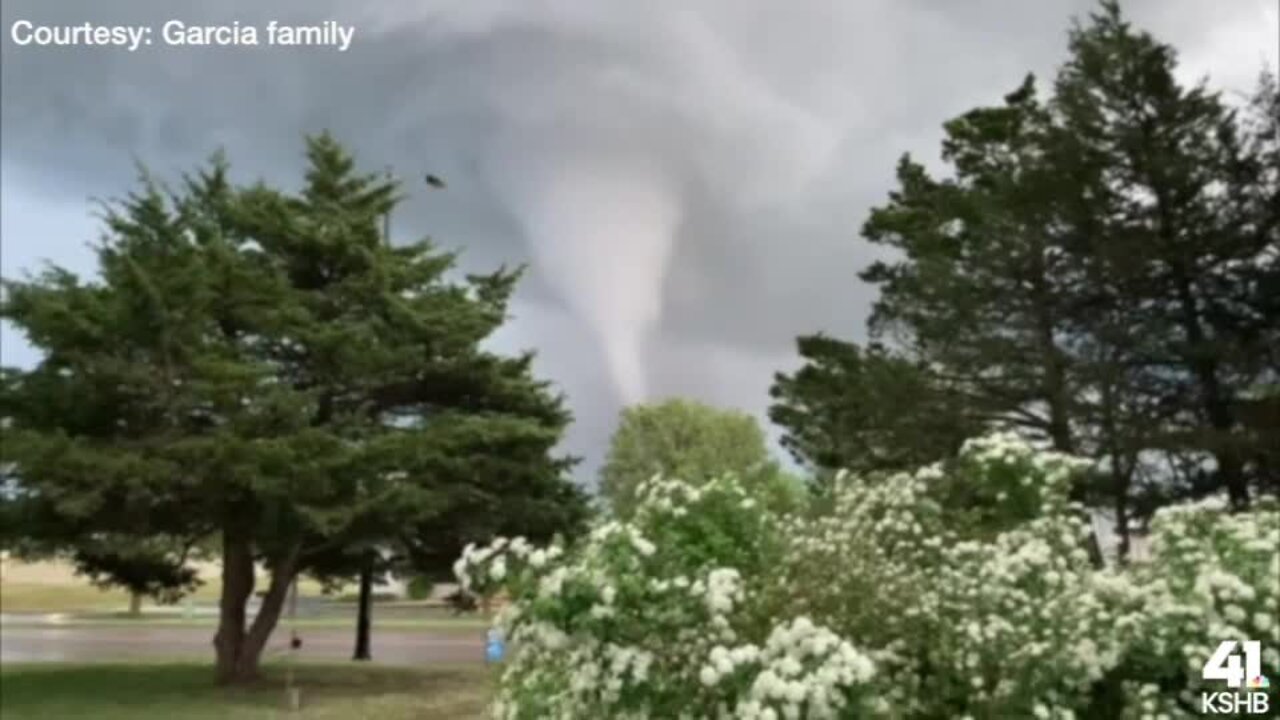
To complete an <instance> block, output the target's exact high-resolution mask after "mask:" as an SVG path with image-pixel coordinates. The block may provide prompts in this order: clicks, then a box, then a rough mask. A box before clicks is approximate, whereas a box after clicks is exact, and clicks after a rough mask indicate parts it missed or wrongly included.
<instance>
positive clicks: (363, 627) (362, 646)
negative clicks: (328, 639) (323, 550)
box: [351, 550, 373, 660]
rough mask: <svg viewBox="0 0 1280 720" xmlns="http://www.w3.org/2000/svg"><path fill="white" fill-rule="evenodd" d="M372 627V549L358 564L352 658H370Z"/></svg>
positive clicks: (371, 654)
mask: <svg viewBox="0 0 1280 720" xmlns="http://www.w3.org/2000/svg"><path fill="white" fill-rule="evenodd" d="M372 627H373V551H372V550H369V551H368V552H367V553H366V554H365V557H364V562H363V563H362V564H361V566H360V608H359V611H358V615H357V617H356V651H355V654H354V655H353V656H352V658H351V659H352V660H372V659H373V651H372V648H371V647H370V645H371V642H370V637H369V635H370V631H371V630H372Z"/></svg>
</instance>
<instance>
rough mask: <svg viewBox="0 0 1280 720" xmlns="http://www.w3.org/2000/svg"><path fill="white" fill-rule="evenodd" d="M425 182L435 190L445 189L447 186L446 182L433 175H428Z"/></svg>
mask: <svg viewBox="0 0 1280 720" xmlns="http://www.w3.org/2000/svg"><path fill="white" fill-rule="evenodd" d="M425 180H426V181H427V184H428V185H430V186H431V187H433V188H443V187H444V186H445V185H444V180H441V179H440V178H438V177H436V176H435V175H432V174H431V173H427V176H426V178H425Z"/></svg>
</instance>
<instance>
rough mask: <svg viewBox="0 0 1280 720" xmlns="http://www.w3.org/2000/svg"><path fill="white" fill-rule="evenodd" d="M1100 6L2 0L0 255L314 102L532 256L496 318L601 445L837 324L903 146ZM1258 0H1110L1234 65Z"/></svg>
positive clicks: (279, 168) (473, 245) (487, 235)
mask: <svg viewBox="0 0 1280 720" xmlns="http://www.w3.org/2000/svg"><path fill="white" fill-rule="evenodd" d="M1091 6H1092V3H1090V2H1086V1H1085V0H1063V1H1061V2H1053V3H1049V2H1024V1H1020V0H970V1H968V2H960V3H951V2H940V1H937V0H914V1H911V2H907V1H892V2H891V1H889V0H879V1H873V2H856V3H855V2H837V1H836V0H828V1H826V2H819V1H817V0H813V1H808V2H792V3H780V2H766V1H765V0H704V1H703V2H697V3H689V2H676V1H674V0H656V1H654V2H647V3H624V2H609V3H605V2H596V1H592V0H578V1H576V2H566V1H563V0H524V1H518V0H509V1H507V2H496V1H494V0H448V1H445V2H434V3H424V2H399V3H396V2H381V3H378V2H370V3H364V4H360V5H357V4H355V3H339V2H337V1H336V0H331V1H329V2H323V1H322V2H316V1H313V0H308V1H307V2H302V1H300V0H294V1H291V2H276V3H257V2H248V0H238V1H233V2H219V3H203V4H199V3H195V2H141V1H140V0H117V1H114V2H87V1H86V2H73V1H66V2H57V3H51V2H47V1H45V2H41V1H39V0H5V2H4V3H3V5H2V8H3V11H2V12H3V20H4V29H5V32H6V38H5V41H4V46H3V57H2V60H3V62H2V63H0V73H2V75H3V78H2V79H3V94H4V98H3V100H4V102H3V106H2V109H0V120H2V124H0V146H2V151H3V169H4V187H3V197H4V215H5V221H4V238H3V241H4V244H5V249H4V259H5V262H6V264H7V265H12V264H13V263H18V264H20V265H23V266H29V265H30V263H31V259H32V258H34V257H36V256H38V255H40V254H41V253H42V250H41V248H46V247H47V248H49V253H48V254H51V255H53V256H54V259H62V258H63V257H64V255H63V253H67V252H70V250H67V249H66V245H65V244H64V242H63V241H61V240H59V241H58V242H57V243H51V242H49V237H50V233H51V232H53V233H56V232H57V223H56V222H55V221H52V220H50V218H49V217H48V214H49V213H50V212H56V213H60V214H61V213H65V214H66V216H67V217H68V218H71V217H73V216H74V218H75V221H74V223H72V222H71V220H68V223H69V224H68V225H67V226H66V227H67V228H74V231H75V232H84V230H83V228H84V227H85V225H86V224H85V221H84V220H83V213H84V208H85V202H84V201H85V199H86V198H87V197H88V196H90V195H98V196H101V195H111V194H116V193H119V192H121V191H123V190H124V189H126V188H127V187H128V183H129V182H130V180H131V179H132V175H133V167H132V162H133V161H134V159H138V160H142V161H144V162H146V163H147V164H148V165H150V166H151V167H152V168H154V169H155V170H157V171H158V172H160V173H161V174H162V175H168V176H172V174H173V173H175V172H176V171H180V170H185V169H189V168H190V167H191V166H192V165H193V164H194V163H197V162H198V161H200V160H201V159H202V158H204V157H206V156H207V155H208V153H209V152H210V151H212V150H213V149H215V148H216V147H219V146H222V147H225V148H226V149H227V150H228V152H229V154H230V157H231V160H232V163H233V168H235V169H236V170H237V171H238V172H239V173H240V174H241V175H242V176H243V177H246V178H251V177H258V176H262V177H265V178H267V179H269V180H274V181H279V182H287V183H293V182H296V180H297V177H298V172H297V171H298V167H299V164H300V158H299V154H300V147H301V144H300V138H301V136H302V134H304V133H307V132H315V131H317V130H320V129H324V128H328V129H330V130H332V131H333V132H335V134H337V135H338V136H339V137H340V138H341V139H343V140H344V141H346V142H348V143H349V145H350V146H351V147H352V148H353V149H354V150H355V151H356V152H357V153H358V155H359V157H360V159H361V160H362V162H364V163H365V164H366V165H367V166H368V167H369V168H370V169H379V168H381V167H383V166H384V165H386V164H394V165H395V166H396V168H397V170H398V171H400V172H402V173H403V174H404V175H405V176H406V177H409V178H415V179H416V178H417V177H419V176H420V174H421V173H422V172H427V171H430V172H433V173H436V174H439V175H441V176H443V177H445V178H446V179H447V180H448V183H449V188H448V189H447V190H443V191H437V192H428V191H427V190H426V188H425V187H423V186H422V185H421V183H420V182H419V183H416V184H414V185H412V186H411V189H412V191H413V194H412V197H411V199H410V200H409V202H407V204H406V205H405V207H404V208H403V210H401V211H398V214H397V216H396V218H395V228H396V231H395V232H396V234H397V235H398V236H400V237H407V236H409V235H419V234H423V233H430V234H431V235H432V236H433V237H435V238H437V239H438V240H439V242H441V243H442V244H443V245H446V246H449V247H459V248H461V249H463V250H464V262H465V264H466V266H467V267H468V268H474V269H479V268H487V267H492V266H494V265H496V264H498V263H501V262H509V263H512V262H529V263H531V266H532V273H531V277H530V279H529V281H528V282H527V283H526V284H525V286H524V287H523V288H522V292H521V295H520V297H519V301H518V303H517V304H516V307H515V308H514V312H515V314H516V316H517V318H516V320H515V321H514V322H513V323H512V324H511V326H510V327H508V328H506V329H505V330H504V331H503V333H502V336H501V338H499V340H498V344H499V345H501V346H503V347H506V348H517V347H536V348H538V349H539V351H540V358H541V360H540V363H541V364H540V368H541V370H542V372H544V373H545V374H547V375H549V376H551V377H553V378H554V379H556V380H557V381H558V382H559V383H560V384H561V386H562V387H564V388H565V389H566V391H567V392H568V394H569V396H570V398H571V400H572V402H573V405H574V409H575V411H576V413H577V415H578V419H579V423H578V424H577V425H576V426H575V428H574V430H573V434H572V437H571V441H570V443H569V445H570V448H571V449H573V450H574V451H576V452H580V453H584V454H586V455H588V457H589V458H591V459H593V460H594V459H596V458H598V454H599V450H600V448H601V446H602V445H603V443H604V440H605V438H607V435H608V433H609V431H610V430H611V425H612V421H613V417H614V413H615V412H616V410H617V406H618V403H619V402H621V401H627V402H630V401H634V400H637V399H640V398H644V397H657V396H662V395H666V394H676V393H680V394H689V395H694V396H697V397H701V398H702V399H705V400H708V401H712V402H717V403H721V404H725V405H735V406H738V407H742V408H745V409H748V410H751V411H753V412H759V411H761V410H762V408H763V406H764V403H765V400H766V398H765V389H766V388H767V385H768V382H769V378H770V375H771V373H772V371H774V370H778V369H783V368H786V367H787V366H789V365H790V364H791V363H792V362H793V361H792V359H791V343H792V338H793V337H794V336H795V335H796V334H799V333H805V332H812V331H816V330H827V331H830V332H833V333H836V334H839V335H844V336H851V335H856V334H858V333H859V332H860V328H861V324H862V319H863V317H864V315H865V312H866V309H867V307H868V303H869V300H870V292H869V290H868V289H867V288H865V287H862V286H861V285H859V283H858V282H857V281H856V278H855V273H856V272H857V271H858V270H859V269H860V268H861V267H863V266H864V265H865V264H866V263H867V262H868V261H869V259H870V258H871V257H872V251H871V250H870V249H869V248H868V247H867V246H866V245H865V244H863V243H860V242H859V241H858V240H857V239H856V238H857V230H858V227H859V225H860V224H861V222H862V220H863V219H864V217H865V214H866V211H867V209H868V208H869V207H870V206H871V205H872V204H874V203H877V202H880V201H881V200H882V199H883V198H884V195H885V193H886V192H887V190H888V189H889V187H890V186H891V183H892V171H893V165H894V162H895V161H896V159H897V156H898V155H899V154H900V153H902V152H904V151H907V150H910V151H912V152H913V153H914V154H917V155H919V156H921V157H922V158H924V159H926V160H930V161H932V160H934V158H935V156H936V148H937V141H938V135H939V132H938V128H939V127H940V124H941V122H942V121H943V120H945V119H946V118H948V117H951V116H953V115H955V114H957V113H959V112H962V111H964V110H965V109H967V108H969V107H972V106H973V105H975V104H979V103H991V102H998V100H999V98H1000V97H1001V96H1002V95H1003V94H1004V93H1005V92H1006V91H1008V90H1009V89H1011V88H1012V87H1014V86H1015V85H1016V84H1017V83H1018V82H1019V81H1020V80H1021V78H1022V76H1023V75H1024V74H1025V73H1026V72H1027V71H1036V72H1037V73H1038V74H1039V75H1041V76H1042V77H1047V76H1048V74H1049V73H1050V72H1051V70H1052V68H1053V67H1054V66H1055V65H1056V64H1057V63H1058V62H1059V61H1060V60H1061V59H1062V58H1063V56H1064V55H1065V33H1066V29H1067V27H1068V23H1069V19H1070V17H1071V16H1072V15H1076V14H1080V13H1082V12H1087V11H1088V9H1089V8H1090V7H1091ZM1273 12H1274V3H1267V2H1265V1H1263V2H1257V3H1254V2H1249V1H1248V0H1242V1H1241V2H1238V3H1217V4H1214V3H1203V2H1199V1H1196V2H1193V1H1192V0H1172V1H1168V2H1158V1H1157V0H1145V1H1144V2H1140V3H1134V4H1131V14H1132V15H1133V16H1135V17H1136V19H1137V20H1138V22H1139V23H1140V24H1144V25H1149V26H1151V27H1152V28H1153V29H1154V30H1156V31H1157V33H1158V34H1162V35H1164V36H1165V37H1167V39H1169V40H1171V41H1173V42H1174V43H1175V44H1177V45H1178V46H1179V47H1181V48H1183V49H1184V50H1186V51H1187V53H1188V57H1189V58H1190V59H1191V65H1192V66H1193V69H1195V71H1196V73H1195V74H1197V75H1198V74H1200V73H1202V72H1205V71H1208V70H1213V71H1214V74H1215V76H1220V75H1222V74H1224V73H1225V74H1227V75H1229V76H1230V77H1231V79H1232V80H1233V81H1236V82H1239V81H1240V80H1241V79H1242V78H1243V79H1246V80H1247V79H1248V78H1249V77H1251V76H1252V75H1253V74H1254V73H1255V72H1256V70H1257V69H1258V67H1259V66H1260V63H1261V61H1262V58H1264V57H1266V55H1265V53H1266V52H1268V48H1260V49H1259V50H1258V51H1257V52H1255V53H1253V54H1252V55H1250V54H1249V51H1248V49H1247V48H1248V46H1249V44H1250V43H1257V44H1259V45H1261V44H1263V43H1264V42H1265V40H1264V38H1265V37H1266V35H1265V34H1259V33H1257V32H1256V31H1254V30H1251V28H1254V27H1255V26H1256V25H1257V24H1258V23H1259V22H1265V18H1268V17H1269V16H1268V15H1267V13H1273ZM18 19H26V20H31V21H33V22H36V23H43V24H63V23H65V24H73V23H82V22H85V21H89V22H99V23H111V24H149V25H151V26H153V27H154V28H156V30H157V31H158V30H159V27H160V25H161V24H162V23H163V22H165V21H166V20H169V19H180V20H183V21H184V22H187V23H188V24H203V23H218V24H230V23H232V22H235V21H239V22H240V23H241V24H245V25H249V24H252V25H259V26H261V25H263V24H265V23H266V21H267V20H270V19H275V20H279V21H280V22H281V23H286V24H287V23H297V24H306V23H320V22H323V21H325V20H336V21H338V22H341V23H344V24H351V25H354V26H355V27H356V36H355V40H354V43H353V46H352V48H351V49H350V50H349V51H347V52H344V53H339V52H336V51H334V50H332V49H286V48H274V49H272V48H266V47H258V48H186V49H182V48H164V47H160V46H158V45H157V46H152V47H150V48H145V49H143V50H141V51H139V52H137V53H127V52H123V51H120V50H106V49H100V48H98V49H95V48H80V49H67V48H59V49H49V48H44V49H37V48H19V47H16V46H14V45H13V43H12V42H11V41H10V40H9V38H8V36H7V34H8V30H9V28H10V27H11V25H12V23H13V22H14V21H16V20H18ZM1271 22H1272V25H1273V26H1274V19H1272V20H1271ZM1242 29H1243V30H1242ZM1242 32H1244V33H1245V34H1244V35H1241V33H1242ZM1250 33H1252V34H1250ZM1224 38H1225V39H1224ZM1242 45H1243V46H1244V47H1245V49H1244V50H1242V49H1241V46H1242ZM1271 52H1274V51H1273V50H1271ZM1224 53H1226V54H1225V55H1224ZM1220 57H1227V58H1228V61H1227V65H1228V66H1225V67H1222V68H1218V67H1214V62H1215V58H1220ZM1250 62H1253V63H1254V65H1253V66H1252V67H1250V66H1249V63H1250ZM85 239H88V238H77V239H76V240H75V242H77V243H79V242H80V241H81V240H85ZM14 271H15V268H14V267H11V266H7V267H6V268H5V274H6V275H12V274H14ZM10 344H11V343H10ZM5 353H6V360H7V359H8V358H9V357H10V356H11V355H12V351H11V350H9V349H6V351H5Z"/></svg>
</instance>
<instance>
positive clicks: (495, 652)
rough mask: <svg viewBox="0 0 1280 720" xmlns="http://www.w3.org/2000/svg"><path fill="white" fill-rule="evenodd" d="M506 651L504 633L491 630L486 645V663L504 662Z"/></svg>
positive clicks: (494, 629)
mask: <svg viewBox="0 0 1280 720" xmlns="http://www.w3.org/2000/svg"><path fill="white" fill-rule="evenodd" d="M506 651H507V647H506V643H505V642H504V641H503V639H502V631H501V630H498V629H497V628H493V629H491V630H489V632H488V635H487V636H486V638H485V644H484V659H485V662H491V663H496V662H502V656H503V655H505V654H506Z"/></svg>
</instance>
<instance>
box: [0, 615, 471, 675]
mask: <svg viewBox="0 0 1280 720" xmlns="http://www.w3.org/2000/svg"><path fill="white" fill-rule="evenodd" d="M213 633H214V629H213V628H212V627H208V626H203V627H166V626H155V625H153V626H146V625H139V626H138V627H129V626H119V625H110V626H92V625H87V626H77V625H61V626H60V625H56V624H39V625H34V624H33V625H14V624H10V623H4V624H0V663H11V662H95V661H111V660H139V659H147V658H156V659H169V660H173V659H179V658H212V657H213ZM299 635H300V636H301V638H302V641H303V642H302V648H301V649H300V650H299V651H298V654H297V657H298V658H299V659H300V660H305V661H315V660H328V661H342V660H350V659H351V651H352V648H353V646H354V643H355V633H354V631H353V629H352V628H302V629H300V630H299ZM372 640H373V642H372V645H373V659H374V662H379V663H386V664H391V665H421V664H424V663H467V662H483V661H484V637H483V631H482V630H477V631H476V632H475V633H474V634H472V633H463V632H457V631H454V632H434V631H431V630H419V629H411V630H397V629H394V628H391V629H385V630H378V629H377V625H376V624H375V625H374V631H373V638H372ZM288 643H289V631H288V628H287V627H278V628H276V631H275V633H273V634H272V637H271V642H270V643H268V645H267V649H266V650H265V651H264V653H263V659H264V660H270V659H273V658H281V657H283V656H286V655H287V654H288Z"/></svg>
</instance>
